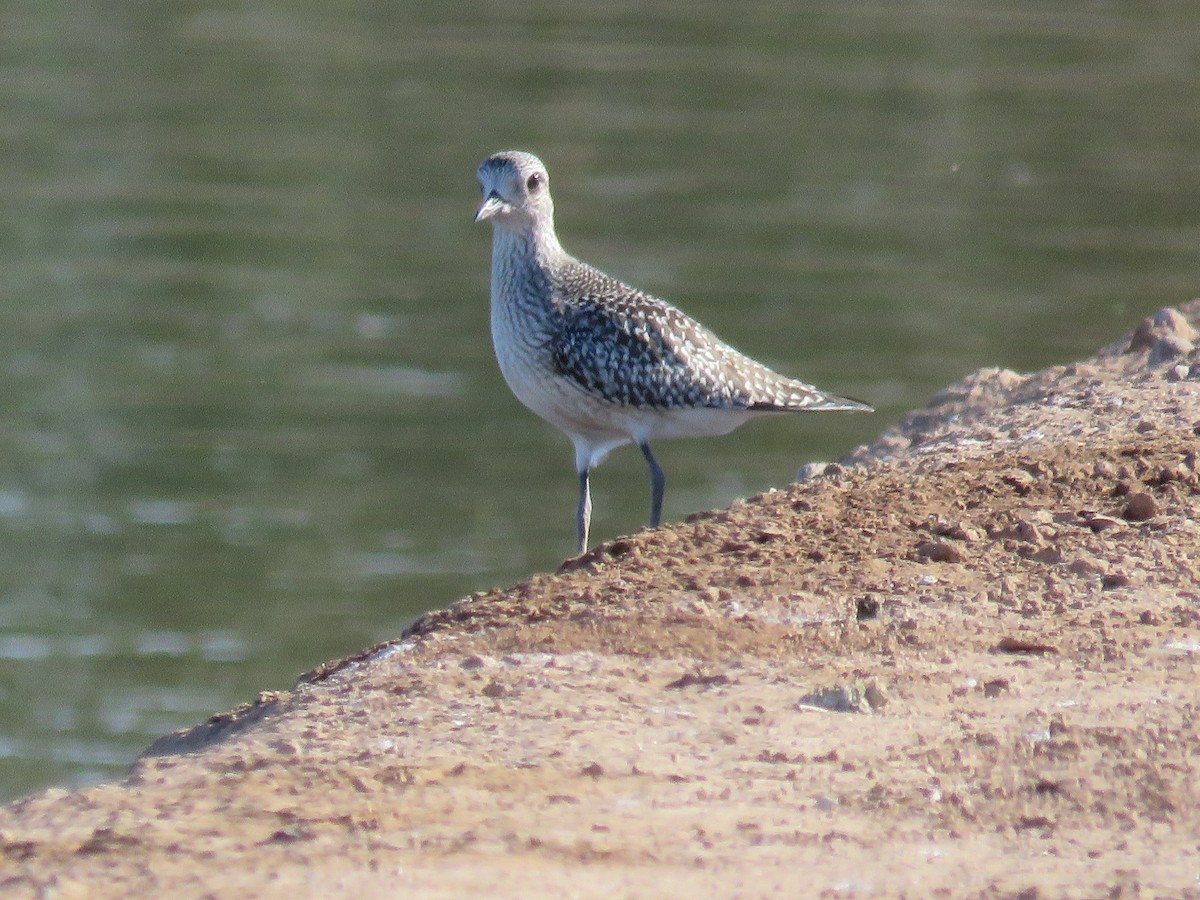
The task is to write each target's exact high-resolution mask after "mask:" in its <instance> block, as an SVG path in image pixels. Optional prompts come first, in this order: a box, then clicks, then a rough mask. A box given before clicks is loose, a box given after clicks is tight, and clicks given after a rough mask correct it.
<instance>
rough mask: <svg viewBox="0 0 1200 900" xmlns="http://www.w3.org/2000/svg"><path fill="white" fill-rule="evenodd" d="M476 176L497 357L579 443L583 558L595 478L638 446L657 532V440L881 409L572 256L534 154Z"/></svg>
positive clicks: (492, 163)
mask: <svg viewBox="0 0 1200 900" xmlns="http://www.w3.org/2000/svg"><path fill="white" fill-rule="evenodd" d="M478 177H479V184H480V187H481V188H482V190H483V195H484V202H483V205H482V206H480V208H479V212H478V214H477V215H476V221H482V220H484V219H490V220H491V222H492V225H493V239H492V341H493V343H494V345H495V348H496V359H497V361H498V362H499V364H500V370H501V372H502V373H503V375H504V378H505V381H506V382H507V383H508V385H509V387H510V388H511V389H512V391H513V393H514V394H515V395H516V396H517V399H519V400H520V401H521V402H522V403H524V404H525V405H526V406H527V407H529V409H531V410H532V411H533V412H535V413H537V414H538V415H539V416H541V417H542V418H544V419H546V420H547V421H548V422H550V423H551V424H552V425H554V426H555V427H557V428H558V429H560V430H561V431H563V432H565V433H566V434H567V436H568V437H570V438H571V441H572V443H573V444H574V445H575V464H576V469H577V471H578V473H579V485H580V496H579V507H578V509H577V512H576V529H577V536H578V538H579V550H580V552H582V551H583V550H586V549H587V538H588V528H589V524H590V520H591V494H590V490H589V481H588V472H589V470H590V469H591V467H592V466H595V465H596V464H598V463H599V462H600V461H601V460H602V459H603V458H604V456H605V454H607V453H608V451H609V450H611V449H613V448H614V447H617V446H620V445H621V444H624V443H627V442H630V441H632V442H634V443H636V444H637V445H638V446H639V448H640V449H641V451H642V454H643V456H644V457H645V459H646V463H647V465H648V466H649V469H650V477H651V493H652V498H651V512H650V524H651V525H657V524H658V522H659V519H660V517H661V512H662V494H663V486H664V479H663V475H662V470H661V469H660V468H659V467H658V464H657V462H656V461H655V459H654V455H653V454H652V453H651V451H650V441H651V440H652V439H654V438H659V437H686V436H692V435H716V434H725V433H727V432H729V431H732V430H733V429H734V428H736V427H737V426H738V425H740V424H742V423H743V422H745V421H746V420H747V419H749V418H751V417H752V416H754V415H755V414H757V413H763V412H772V411H789V410H797V411H799V410H810V411H811V410H861V411H868V412H869V411H871V407H869V406H867V405H866V404H865V403H860V402H858V401H857V400H849V399H846V398H843V397H836V396H833V395H832V394H827V393H825V392H823V391H820V390H818V389H817V388H815V387H812V386H811V385H808V384H805V383H803V382H801V381H797V380H795V379H793V378H787V377H785V376H783V375H779V374H777V373H776V372H773V371H771V370H770V369H768V368H767V367H766V366H764V365H762V364H761V363H757V362H755V361H754V360H752V359H750V358H749V357H748V356H745V355H743V354H742V353H739V352H738V351H737V350H735V349H733V348H732V347H730V346H729V345H728V344H726V343H724V342H723V341H722V340H721V339H720V338H718V337H717V336H716V335H715V334H713V333H712V332H711V331H709V330H708V329H707V328H705V327H704V326H703V325H701V324H700V323H699V322H697V321H695V320H694V319H692V318H690V317H689V316H687V315H685V314H684V313H683V312H681V311H680V310H678V309H676V308H675V307H674V306H671V305H670V304H669V303H666V302H664V301H662V300H659V299H658V298H657V297H652V296H651V295H649V294H647V293H645V292H643V291H639V290H637V289H636V288H632V287H630V286H629V285H626V284H623V283H622V282H620V281H618V280H617V279H615V278H612V277H610V276H608V275H606V274H604V273H603V272H601V271H599V270H598V269H595V268H593V267H592V266H589V265H587V264H586V263H583V262H580V261H579V260H577V259H575V258H574V257H572V256H570V255H568V254H567V253H566V251H564V250H563V249H562V246H561V245H560V244H559V242H558V237H557V235H556V234H555V232H554V205H553V201H552V200H551V199H550V182H549V176H548V174H547V173H546V168H545V166H543V165H542V163H541V161H540V160H539V159H538V158H537V157H536V156H533V155H532V154H529V153H524V152H521V151H515V150H513V151H505V152H503V153H497V154H495V155H493V156H490V157H488V159H486V160H484V162H483V164H482V165H481V166H480V167H479V172H478Z"/></svg>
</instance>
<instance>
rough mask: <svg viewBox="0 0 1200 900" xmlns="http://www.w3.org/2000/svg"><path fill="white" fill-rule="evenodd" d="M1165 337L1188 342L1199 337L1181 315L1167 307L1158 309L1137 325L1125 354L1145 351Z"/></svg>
mask: <svg viewBox="0 0 1200 900" xmlns="http://www.w3.org/2000/svg"><path fill="white" fill-rule="evenodd" d="M1167 337H1178V338H1182V339H1183V340H1184V341H1188V342H1190V341H1194V340H1196V338H1197V337H1200V335H1198V334H1197V332H1196V329H1195V328H1193V327H1192V325H1191V323H1190V322H1188V320H1187V318H1186V317H1185V316H1184V315H1183V313H1181V312H1180V311H1179V310H1177V309H1174V308H1172V307H1167V308H1165V309H1160V310H1159V311H1158V312H1156V313H1155V314H1154V315H1152V316H1147V317H1146V318H1144V319H1142V321H1141V322H1139V323H1138V327H1137V330H1135V331H1134V333H1133V338H1132V339H1131V340H1130V342H1129V349H1128V350H1127V351H1126V352H1127V353H1134V352H1136V351H1138V350H1147V349H1149V348H1151V347H1153V346H1154V345H1155V343H1156V342H1157V341H1159V340H1160V339H1162V338H1167Z"/></svg>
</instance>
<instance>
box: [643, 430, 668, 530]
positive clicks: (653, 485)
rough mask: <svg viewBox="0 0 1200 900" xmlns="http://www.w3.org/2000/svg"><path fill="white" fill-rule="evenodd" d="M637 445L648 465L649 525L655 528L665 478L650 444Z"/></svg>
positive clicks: (658, 518)
mask: <svg viewBox="0 0 1200 900" xmlns="http://www.w3.org/2000/svg"><path fill="white" fill-rule="evenodd" d="M638 447H640V448H641V451H642V456H644V457H646V465H647V466H649V467H650V527H651V528H655V527H657V526H658V523H659V522H661V521H662V502H663V490H664V488H666V486H667V478H666V476H665V475H663V470H662V469H660V468H659V467H658V463H657V462H656V461H655V459H654V454H653V453H651V452H650V444H649V443H645V444H638Z"/></svg>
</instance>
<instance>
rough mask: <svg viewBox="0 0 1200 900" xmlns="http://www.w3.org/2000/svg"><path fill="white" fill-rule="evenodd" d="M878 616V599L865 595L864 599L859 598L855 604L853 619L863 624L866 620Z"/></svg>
mask: <svg viewBox="0 0 1200 900" xmlns="http://www.w3.org/2000/svg"><path fill="white" fill-rule="evenodd" d="M877 615H879V598H878V597H876V596H875V595H874V594H867V595H866V596H865V597H860V598H859V599H858V603H857V604H855V609H854V618H855V619H857V620H858V621H859V622H865V621H867V620H868V619H874V618H875V617H876V616H877Z"/></svg>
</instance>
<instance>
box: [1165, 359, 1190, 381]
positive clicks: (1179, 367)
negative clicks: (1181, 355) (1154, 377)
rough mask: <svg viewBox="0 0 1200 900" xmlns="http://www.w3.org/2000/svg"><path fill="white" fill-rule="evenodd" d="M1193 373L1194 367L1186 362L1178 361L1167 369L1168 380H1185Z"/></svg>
mask: <svg viewBox="0 0 1200 900" xmlns="http://www.w3.org/2000/svg"><path fill="white" fill-rule="evenodd" d="M1191 374H1192V367H1191V366H1189V365H1187V364H1185V363H1178V364H1176V365H1174V366H1171V368H1169V369H1167V381H1184V380H1186V379H1187V378H1188V376H1190V375H1191Z"/></svg>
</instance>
